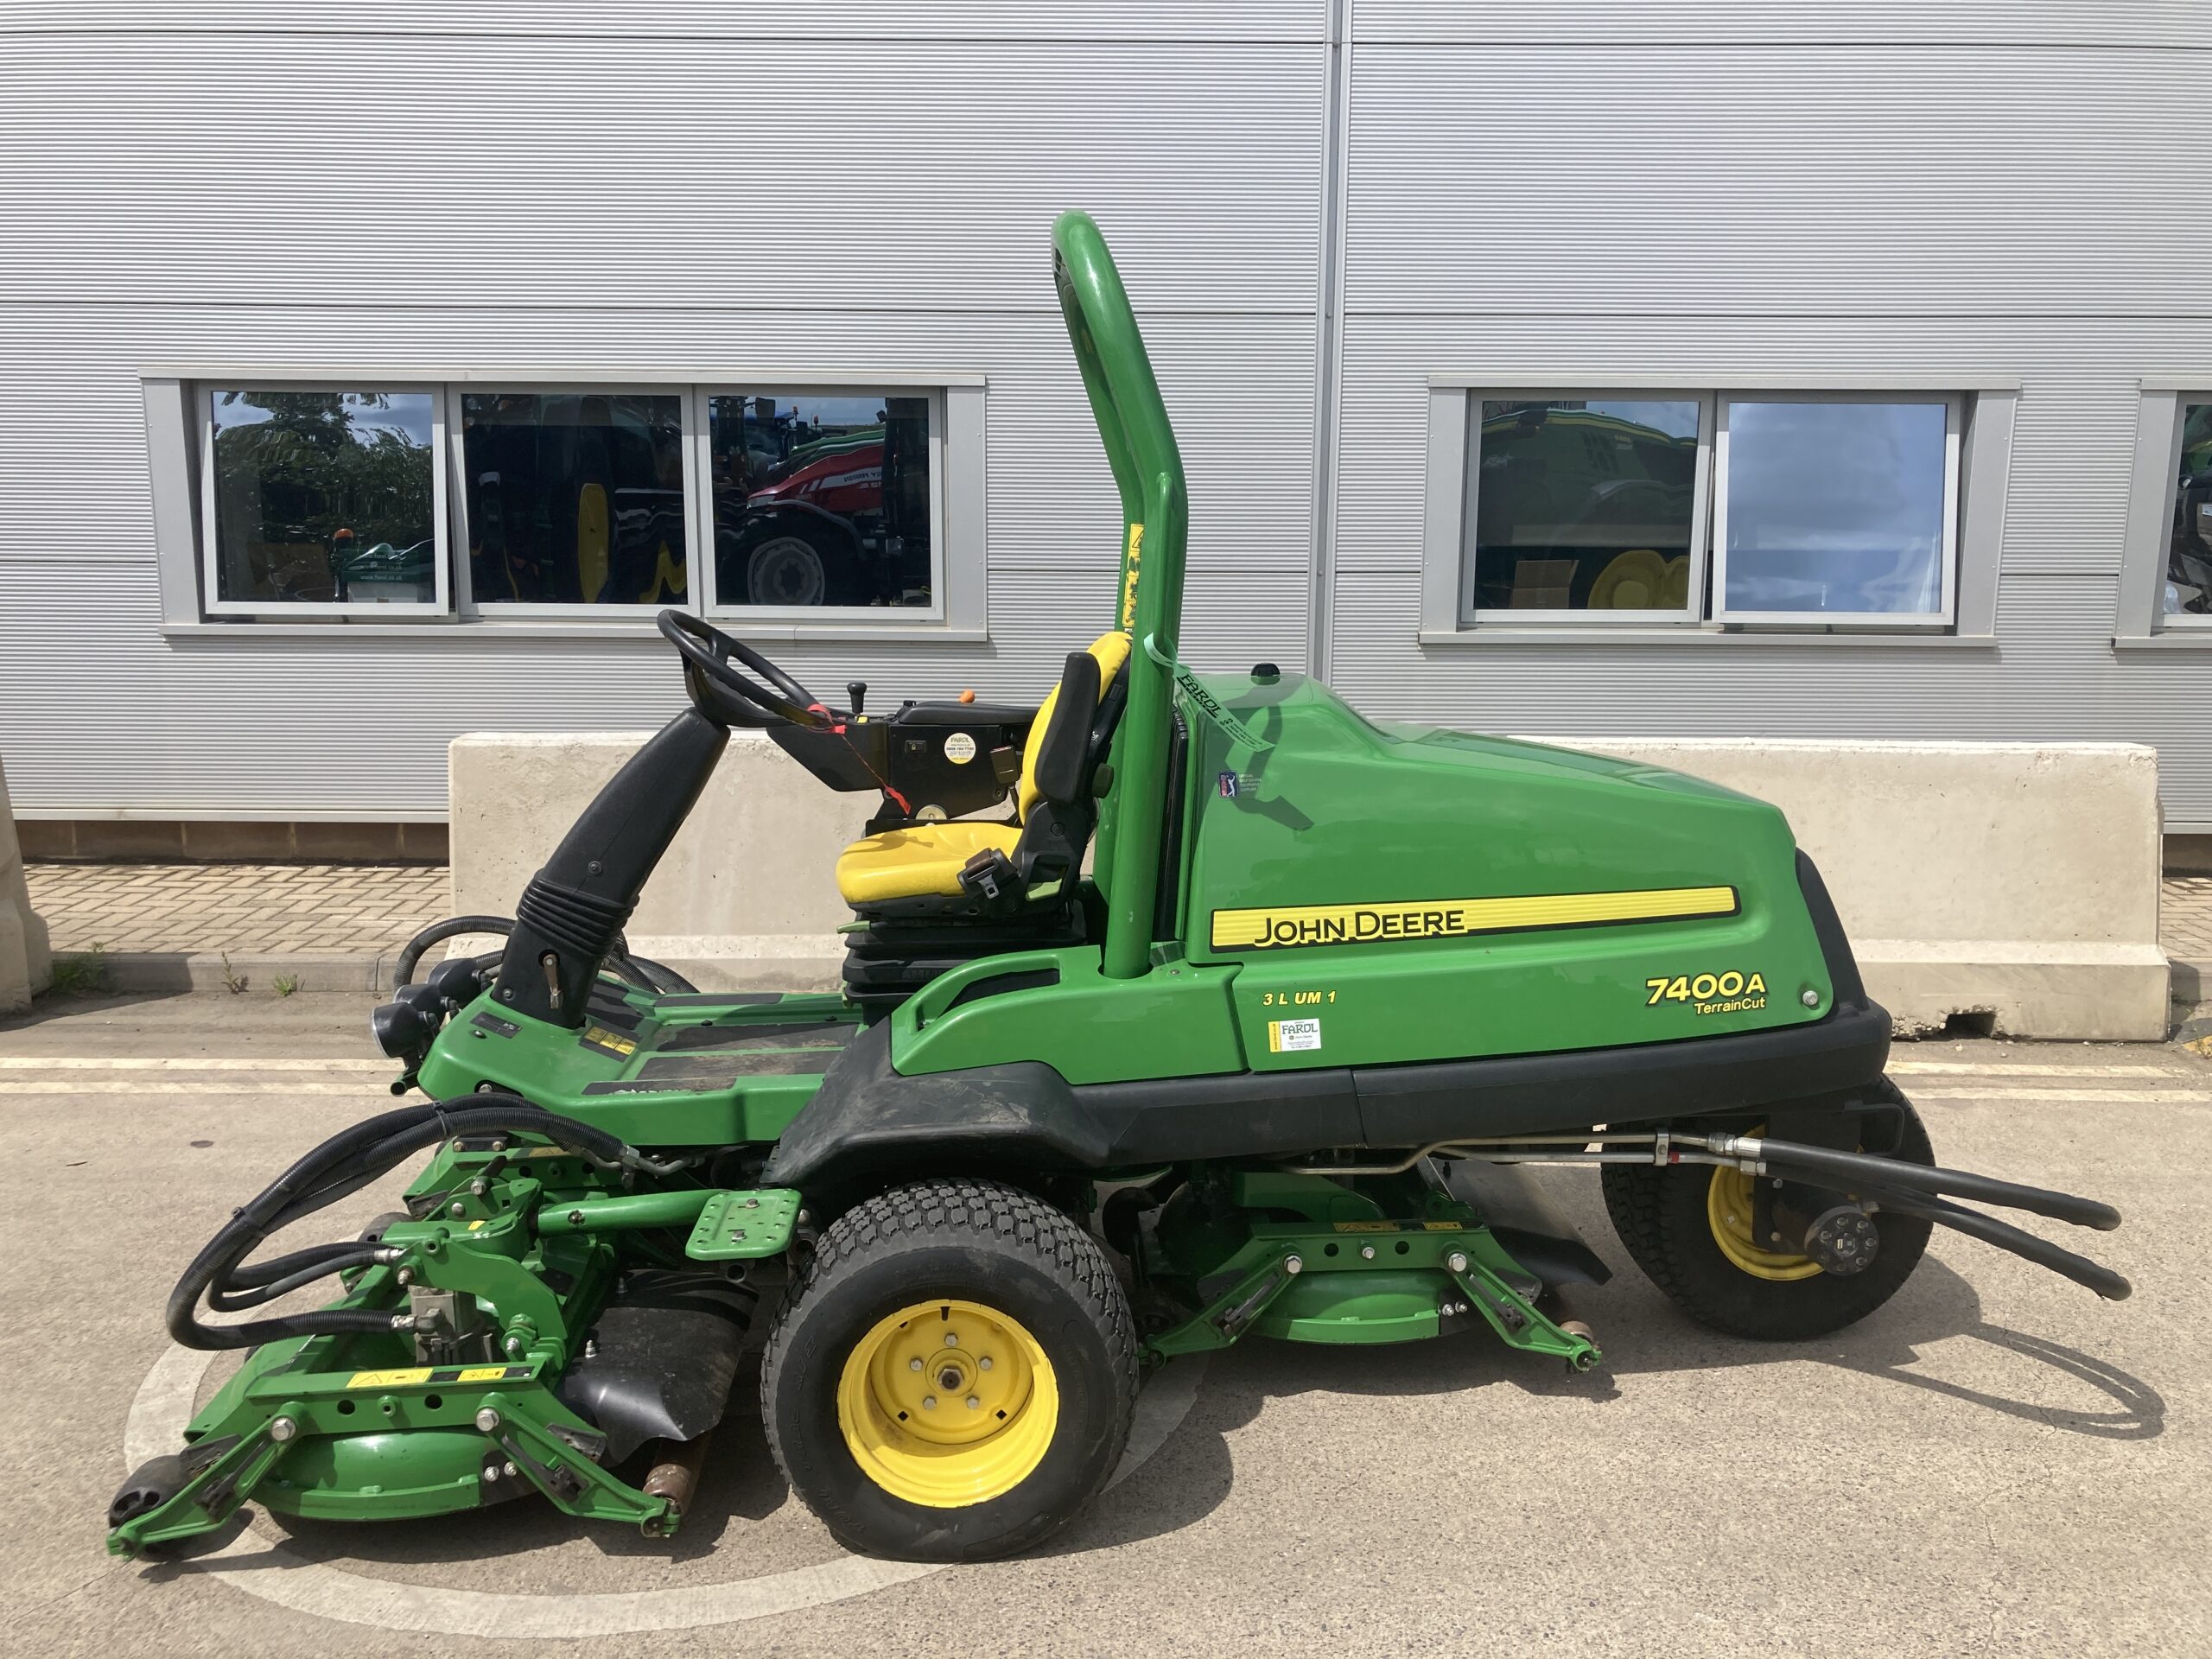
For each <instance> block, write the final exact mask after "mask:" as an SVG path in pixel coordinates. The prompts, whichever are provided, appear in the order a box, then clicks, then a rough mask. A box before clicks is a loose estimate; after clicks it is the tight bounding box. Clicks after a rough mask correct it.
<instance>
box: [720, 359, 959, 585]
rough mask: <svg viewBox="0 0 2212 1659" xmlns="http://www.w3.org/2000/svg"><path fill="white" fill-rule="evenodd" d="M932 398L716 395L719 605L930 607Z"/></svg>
mask: <svg viewBox="0 0 2212 1659" xmlns="http://www.w3.org/2000/svg"><path fill="white" fill-rule="evenodd" d="M932 403H933V400H932V399H931V398H930V397H927V396H925V395H922V394H918V393H897V392H866V391H861V392H854V391H841V392H832V393H824V394H822V395H819V396H817V395H812V394H806V393H796V392H789V391H765V390H761V391H732V392H716V393H715V394H713V395H711V396H709V397H708V399H707V479H708V493H709V516H710V518H711V520H712V523H713V526H714V549H715V556H714V583H715V595H714V601H713V603H714V607H715V610H716V611H717V612H718V613H720V612H727V611H732V610H746V609H756V608H766V609H771V610H779V609H782V608H784V607H790V606H804V607H813V606H832V607H840V608H849V607H866V608H870V609H878V608H898V609H908V610H920V611H927V610H928V609H929V608H930V607H931V603H932V601H933V599H934V596H935V594H936V591H937V585H938V582H937V573H936V565H935V556H936V550H937V547H938V534H937V521H938V503H937V493H936V489H935V484H934V480H935V479H936V476H937V470H938V469H937V468H936V467H935V466H934V465H933V464H932V461H933V457H934V455H935V454H936V449H937V438H936V435H935V433H934V430H933V429H934V425H935V423H934V419H933V415H932Z"/></svg>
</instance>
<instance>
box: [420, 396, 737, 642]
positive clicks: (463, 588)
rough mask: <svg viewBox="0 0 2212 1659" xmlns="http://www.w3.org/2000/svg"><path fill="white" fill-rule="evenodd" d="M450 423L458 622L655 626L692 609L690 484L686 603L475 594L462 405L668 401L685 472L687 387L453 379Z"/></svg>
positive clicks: (694, 573) (686, 494) (695, 578)
mask: <svg viewBox="0 0 2212 1659" xmlns="http://www.w3.org/2000/svg"><path fill="white" fill-rule="evenodd" d="M445 392H446V424H447V430H448V433H449V434H450V445H449V447H450V454H449V456H448V467H450V469H451V472H452V476H453V480H454V483H455V484H457V485H459V486H460V487H459V488H458V489H455V490H454V491H453V492H452V501H453V510H452V518H453V526H452V528H453V549H454V551H453V558H452V560H451V568H452V571H453V581H454V603H453V609H452V617H453V620H454V621H456V622H461V623H467V624H471V625H474V624H480V623H489V624H491V625H493V626H498V625H499V623H500V622H502V621H505V620H508V619H510V618H512V620H515V621H518V622H531V621H539V622H542V621H549V620H559V621H602V622H608V621H620V620H624V619H631V618H634V619H636V620H640V621H645V622H651V621H652V619H653V618H654V617H655V616H657V615H658V614H659V613H660V612H661V611H663V610H664V609H665V608H667V607H668V606H669V605H670V604H671V603H679V604H680V605H681V606H682V607H685V608H688V607H689V606H690V601H692V600H693V599H694V598H695V597H696V595H697V594H698V592H699V585H698V584H699V525H698V523H697V512H696V503H695V502H694V501H693V499H692V491H691V486H690V479H689V478H688V477H687V478H686V479H685V480H684V483H683V490H682V494H683V559H684V566H683V580H684V583H685V586H684V590H683V599H682V601H665V600H664V601H662V602H661V603H659V604H639V603H638V602H636V601H624V602H621V603H619V604H589V603H577V604H567V603H558V604H548V603H544V602H542V601H534V600H494V601H492V602H491V604H490V606H489V607H486V606H485V605H484V604H483V603H482V601H479V600H478V598H477V597H476V569H475V561H474V558H473V557H472V556H471V555H470V550H469V540H468V463H467V431H466V429H465V425H464V423H463V421H462V416H461V400H462V398H464V397H470V396H477V397H485V396H489V397H500V396H527V397H674V398H675V399H676V400H677V432H678V438H677V442H678V444H679V446H680V448H681V453H682V454H683V466H684V467H685V470H686V472H687V473H688V472H689V470H690V466H691V414H692V410H691V403H692V399H691V392H692V388H691V387H690V385H688V384H687V383H684V382H681V381H675V382H664V381H652V380H534V379H531V378H528V377H526V376H512V377H510V376H493V375H487V376H484V377H482V378H476V379H469V380H454V381H449V382H448V383H447V385H446V388H445Z"/></svg>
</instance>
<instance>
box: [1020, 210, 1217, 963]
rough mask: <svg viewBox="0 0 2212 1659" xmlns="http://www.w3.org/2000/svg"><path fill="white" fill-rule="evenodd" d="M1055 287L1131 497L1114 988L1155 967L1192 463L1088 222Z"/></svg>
mask: <svg viewBox="0 0 2212 1659" xmlns="http://www.w3.org/2000/svg"><path fill="white" fill-rule="evenodd" d="M1052 283H1053V286H1054V288H1055V289H1058V293H1059V297H1060V312H1061V315H1063V316H1064V317H1065V319H1066V321H1067V326H1068V339H1069V340H1070V342H1071V343H1072V344H1073V346H1075V360H1076V365H1077V368H1079V369H1080V370H1081V371H1082V372H1083V389H1084V391H1085V392H1086V393H1087V394H1088V395H1089V396H1090V412H1091V415H1092V417H1093V418H1094V419H1096V421H1097V423H1098V436H1099V441H1100V442H1102V443H1103V445H1104V446H1105V449H1106V464H1107V466H1108V467H1110V468H1111V469H1112V470H1113V474H1114V486H1115V488H1116V491H1118V492H1119V493H1120V495H1121V498H1122V580H1121V586H1120V588H1119V589H1118V590H1117V597H1116V605H1115V616H1114V626H1116V627H1117V628H1126V629H1128V632H1129V633H1130V635H1131V636H1132V638H1133V639H1135V649H1133V650H1132V651H1131V652H1129V661H1128V670H1127V672H1128V677H1129V679H1128V687H1129V695H1128V709H1127V710H1126V712H1125V713H1124V715H1122V728H1121V732H1120V734H1119V738H1120V741H1118V742H1117V743H1116V746H1115V747H1116V751H1117V753H1116V755H1115V766H1114V772H1115V777H1116V783H1115V785H1114V789H1113V791H1112V793H1111V794H1109V796H1108V797H1107V798H1106V799H1105V800H1104V801H1103V803H1102V804H1101V806H1100V812H1099V823H1098V840H1097V849H1096V868H1097V869H1098V870H1099V871H1100V873H1101V874H1103V875H1104V876H1105V878H1106V880H1105V882H1104V884H1103V885H1104V887H1105V888H1106V898H1107V923H1106V943H1105V954H1104V960H1103V970H1104V972H1105V973H1106V975H1107V976H1108V977H1109V978H1114V979H1134V978H1135V977H1137V976H1139V975H1141V974H1143V973H1145V972H1147V971H1148V970H1149V969H1150V967H1151V955H1152V930H1153V913H1154V911H1153V906H1154V899H1155V898H1156V896H1157V892H1158V887H1159V880H1160V841H1161V834H1162V828H1163V826H1162V824H1161V823H1160V816H1161V814H1162V812H1163V811H1164V810H1165V809H1166V797H1167V753H1168V747H1169V737H1170V729H1171V724H1172V721H1173V709H1174V670H1173V663H1174V661H1175V656H1176V647H1177V642H1178V640H1179V637H1180V635H1181V632H1182V621H1183V550H1184V544H1185V539H1186V537H1187V534H1188V530H1189V511H1188V505H1187V502H1186V499H1185V494H1184V488H1183V457H1182V454H1181V452H1180V451H1179V449H1177V448H1176V446H1175V429H1174V428H1173V426H1172V425H1170V424H1169V423H1168V419H1167V408H1166V404H1163V403H1162V402H1161V401H1160V385H1159V383H1158V382H1157V381H1156V380H1154V378H1153V373H1152V359H1150V358H1149V357H1147V355H1146V354H1145V349H1144V336H1143V335H1142V334H1141V333H1139V332H1138V329H1137V320H1136V314H1135V312H1134V311H1133V310H1131V309H1130V308H1129V296H1128V293H1127V291H1126V290H1124V289H1123V288H1122V278H1121V274H1120V273H1119V272H1118V271H1117V270H1115V268H1114V256H1113V254H1112V253H1110V252H1109V251H1108V250H1107V246H1106V238H1105V237H1104V236H1103V234H1102V233H1101V232H1100V231H1099V229H1098V226H1097V225H1096V223H1095V222H1094V221H1093V220H1092V219H1091V218H1090V214H1088V213H1063V214H1061V215H1060V217H1059V218H1058V219H1057V220H1055V221H1054V223H1053V226H1052Z"/></svg>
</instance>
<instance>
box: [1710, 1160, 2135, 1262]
mask: <svg viewBox="0 0 2212 1659" xmlns="http://www.w3.org/2000/svg"><path fill="white" fill-rule="evenodd" d="M1693 1139H1695V1140H1697V1141H1700V1142H1701V1143H1702V1144H1704V1145H1706V1146H1707V1147H1710V1148H1711V1149H1712V1150H1713V1151H1714V1152H1717V1153H1719V1154H1720V1155H1721V1156H1722V1157H1724V1158H1749V1159H1752V1160H1756V1161H1758V1162H1760V1163H1764V1164H1765V1165H1766V1166H1768V1167H1769V1168H1770V1169H1772V1170H1773V1171H1774V1172H1775V1173H1777V1174H1789V1173H1809V1174H1814V1175H1822V1176H1827V1177H1828V1178H1829V1179H1828V1180H1827V1182H1826V1183H1825V1185H1835V1184H1836V1183H1838V1182H1842V1183H1845V1184H1847V1185H1853V1186H1858V1185H1869V1184H1878V1185H1883V1186H1888V1187H1904V1188H1905V1189H1906V1190H1908V1191H1910V1192H1948V1193H1949V1194H1950V1195H1951V1196H1952V1197H1954V1198H1974V1199H1977V1200H1979V1201H1980V1202H1981V1203H1983V1204H1995V1205H2003V1206H2004V1207H2005V1209H2007V1210H2025V1211H2030V1212H2031V1214H2034V1215H2038V1216H2049V1217H2050V1218H2051V1219H2052V1220H2054V1221H2069V1222H2071V1223H2073V1224H2074V1225H2075V1226H2076V1227H2094V1228H2095V1229H2096V1230H2098V1231H2099V1232H2101V1233H2108V1232H2110V1231H2112V1230H2113V1228H2115V1227H2117V1226H2119V1225H2120V1211H2117V1210H2115V1209H2113V1207H2112V1205H2108V1204H2100V1203H2098V1202H2097V1200H2095V1199H2094V1198H2076V1197H2075V1195H2074V1194H2072V1193H2070V1192H2050V1191H2049V1190H2048V1189H2046V1188H2044V1187H2040V1186H2022V1185H2018V1184H2017V1183H2016V1182H2012V1181H2000V1180H1996V1179H1992V1178H1991V1177H1989V1176H1987V1175H1971V1174H1968V1173H1967V1172H1966V1171H1965V1170H1962V1169H1938V1168H1936V1167H1934V1166H1931V1165H1928V1164H1908V1163H1904V1162H1903V1161H1901V1160H1897V1159H1895V1158H1870V1157H1868V1156H1867V1155H1866V1154H1865V1153H1862V1152H1837V1151H1835V1150H1834V1149H1833V1148H1830V1147H1807V1146H1800V1145H1799V1144H1798V1143H1797V1142H1796V1141H1769V1140H1766V1139H1764V1138H1763V1137H1761V1136H1758V1135H1707V1136H1700V1137H1692V1136H1688V1135H1681V1136H1677V1137H1676V1144H1677V1145H1681V1144H1684V1143H1688V1142H1689V1141H1692V1140H1693ZM2076 1259H2078V1258H2076Z"/></svg>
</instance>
